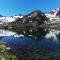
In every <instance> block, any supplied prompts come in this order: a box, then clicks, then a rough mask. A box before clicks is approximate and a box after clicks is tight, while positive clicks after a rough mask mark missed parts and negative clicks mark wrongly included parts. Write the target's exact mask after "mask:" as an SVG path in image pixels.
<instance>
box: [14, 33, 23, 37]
mask: <svg viewBox="0 0 60 60" xmlns="http://www.w3.org/2000/svg"><path fill="white" fill-rule="evenodd" d="M14 37H24V35H23V34H20V35H18V34H15V35H14Z"/></svg>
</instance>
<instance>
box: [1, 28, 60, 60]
mask: <svg viewBox="0 0 60 60" xmlns="http://www.w3.org/2000/svg"><path fill="white" fill-rule="evenodd" d="M13 31H14V32H13ZM3 32H4V33H3ZM0 33H1V35H0V36H1V38H0V41H2V42H6V43H7V44H8V46H7V47H10V48H11V50H12V52H14V54H16V55H17V57H18V58H19V60H60V31H58V30H53V29H44V28H30V29H27V28H19V29H16V30H15V29H14V30H12V31H8V30H0ZM10 33H11V34H10ZM3 36H4V37H3Z"/></svg>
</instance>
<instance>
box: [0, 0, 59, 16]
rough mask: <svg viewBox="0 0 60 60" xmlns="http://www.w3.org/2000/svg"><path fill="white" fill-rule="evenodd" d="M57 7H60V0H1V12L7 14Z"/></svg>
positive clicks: (49, 9) (45, 10) (44, 10)
mask: <svg viewBox="0 0 60 60" xmlns="http://www.w3.org/2000/svg"><path fill="white" fill-rule="evenodd" d="M57 7H58V8H59V7H60V0H0V14H2V15H5V16H11V15H15V14H19V13H21V14H28V13H30V12H31V11H34V10H41V11H43V12H48V11H51V10H52V9H54V8H57Z"/></svg>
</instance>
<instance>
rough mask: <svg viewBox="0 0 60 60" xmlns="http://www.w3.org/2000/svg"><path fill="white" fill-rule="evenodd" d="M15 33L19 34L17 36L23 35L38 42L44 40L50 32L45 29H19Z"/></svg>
mask: <svg viewBox="0 0 60 60" xmlns="http://www.w3.org/2000/svg"><path fill="white" fill-rule="evenodd" d="M14 30H15V29H14ZM14 30H13V31H14ZM15 32H17V34H19V35H21V34H22V35H24V36H26V37H30V38H32V39H35V40H38V39H40V38H44V37H45V35H46V34H47V33H48V30H47V29H44V28H30V29H28V28H20V29H17V30H16V31H15Z"/></svg>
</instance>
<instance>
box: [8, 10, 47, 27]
mask: <svg viewBox="0 0 60 60" xmlns="http://www.w3.org/2000/svg"><path fill="white" fill-rule="evenodd" d="M47 21H48V19H47V17H46V16H45V14H44V13H43V12H41V11H39V10H35V11H33V12H31V13H29V14H27V15H24V16H23V18H17V19H16V21H15V22H12V23H8V26H17V27H22V26H38V25H41V24H44V23H45V22H47Z"/></svg>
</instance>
